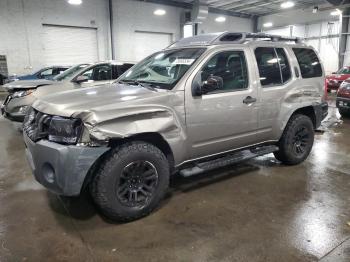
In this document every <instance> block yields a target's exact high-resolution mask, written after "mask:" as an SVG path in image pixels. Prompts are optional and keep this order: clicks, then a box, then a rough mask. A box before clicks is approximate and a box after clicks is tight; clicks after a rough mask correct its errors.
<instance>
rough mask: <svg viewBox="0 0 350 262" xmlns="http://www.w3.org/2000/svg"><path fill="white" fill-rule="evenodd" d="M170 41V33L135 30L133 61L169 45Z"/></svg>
mask: <svg viewBox="0 0 350 262" xmlns="http://www.w3.org/2000/svg"><path fill="white" fill-rule="evenodd" d="M171 42H172V34H168V33H154V32H144V31H136V32H135V40H134V59H133V60H134V61H139V60H141V59H143V58H145V57H146V56H148V55H150V54H152V53H154V52H157V51H159V50H161V49H164V48H165V47H167V46H169V45H170V44H171Z"/></svg>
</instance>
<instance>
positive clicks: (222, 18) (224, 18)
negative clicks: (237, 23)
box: [215, 16, 226, 23]
mask: <svg viewBox="0 0 350 262" xmlns="http://www.w3.org/2000/svg"><path fill="white" fill-rule="evenodd" d="M215 21H216V22H219V23H223V22H225V21H226V17H224V16H218V17H217V18H215Z"/></svg>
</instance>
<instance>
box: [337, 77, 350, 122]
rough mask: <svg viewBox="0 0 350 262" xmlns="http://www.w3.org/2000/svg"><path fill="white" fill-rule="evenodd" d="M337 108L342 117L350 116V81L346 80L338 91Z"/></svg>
mask: <svg viewBox="0 0 350 262" xmlns="http://www.w3.org/2000/svg"><path fill="white" fill-rule="evenodd" d="M337 108H338V110H339V113H340V114H341V115H342V116H350V79H347V80H345V81H344V82H343V83H342V84H341V85H340V87H339V89H338V93H337Z"/></svg>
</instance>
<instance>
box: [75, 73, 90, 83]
mask: <svg viewBox="0 0 350 262" xmlns="http://www.w3.org/2000/svg"><path fill="white" fill-rule="evenodd" d="M87 81H89V77H87V76H84V75H81V76H78V77H77V78H76V79H75V80H74V82H75V83H78V84H80V83H83V82H87Z"/></svg>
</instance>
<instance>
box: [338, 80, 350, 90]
mask: <svg viewBox="0 0 350 262" xmlns="http://www.w3.org/2000/svg"><path fill="white" fill-rule="evenodd" d="M339 89H343V90H350V83H349V82H346V81H343V83H341V85H340V87H339Z"/></svg>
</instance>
